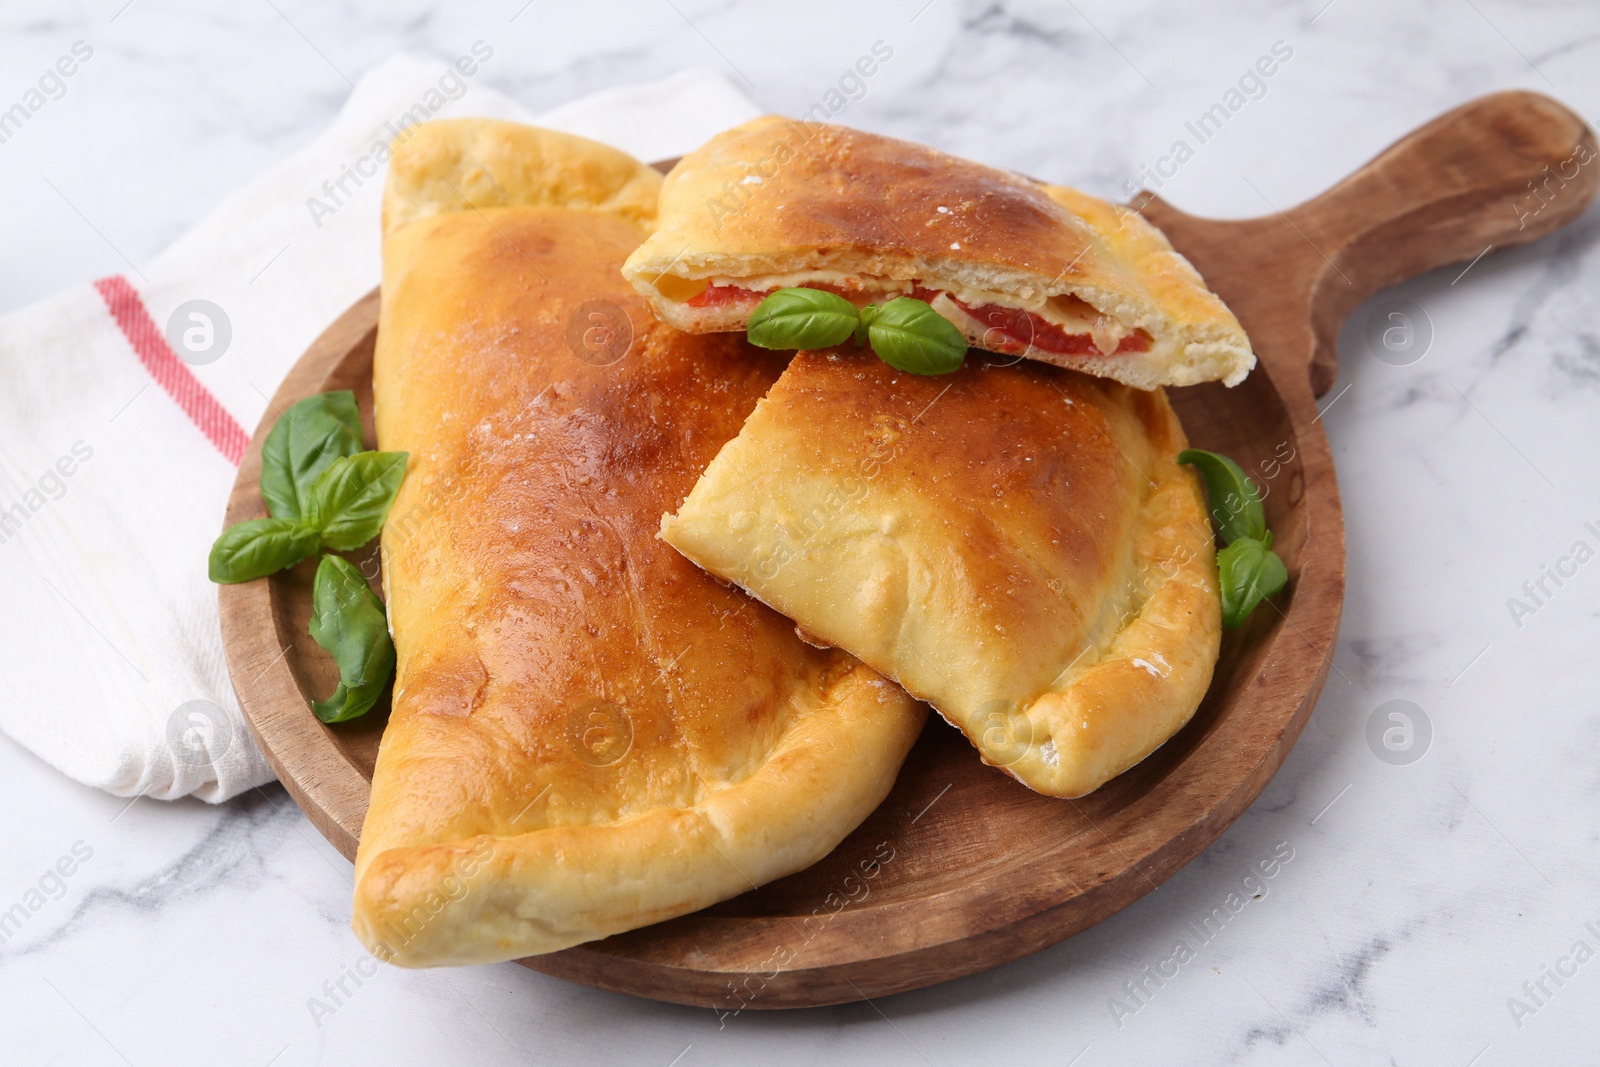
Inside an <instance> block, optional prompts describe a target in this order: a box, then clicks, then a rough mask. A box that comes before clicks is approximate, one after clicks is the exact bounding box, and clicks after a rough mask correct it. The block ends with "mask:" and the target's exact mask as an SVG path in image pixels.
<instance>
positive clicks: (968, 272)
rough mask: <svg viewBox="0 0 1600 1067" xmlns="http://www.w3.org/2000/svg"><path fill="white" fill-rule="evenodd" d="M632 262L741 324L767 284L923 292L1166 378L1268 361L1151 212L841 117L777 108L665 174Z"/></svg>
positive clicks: (1068, 350) (710, 320)
mask: <svg viewBox="0 0 1600 1067" xmlns="http://www.w3.org/2000/svg"><path fill="white" fill-rule="evenodd" d="M623 272H624V273H625V274H626V275H627V276H628V278H629V280H630V281H632V282H633V284H634V285H635V286H636V287H637V288H638V290H639V291H640V292H641V293H643V294H644V295H645V296H646V297H647V298H648V299H649V300H650V304H651V307H652V308H654V310H655V312H656V314H657V315H658V316H659V317H660V318H661V319H662V320H663V321H665V322H670V323H671V324H672V325H674V326H677V327H678V328H679V329H683V330H691V331H694V332H710V331H719V330H742V329H743V328H744V326H745V322H746V320H747V319H748V318H749V316H750V313H751V312H752V311H753V310H755V308H756V306H757V305H758V304H759V303H760V302H761V299H762V296H763V294H765V293H767V292H769V291H771V290H774V289H778V288H782V287H785V286H810V287H814V288H822V289H830V290H832V291H834V292H838V293H841V294H843V295H844V296H846V297H849V298H850V299H852V300H853V301H854V302H855V303H857V304H858V305H859V304H865V303H868V302H879V303H881V302H883V301H885V300H887V299H891V298H893V297H895V296H916V297H918V298H920V299H924V300H927V301H928V302H929V303H931V304H932V305H933V307H934V309H935V310H937V311H938V312H939V313H940V314H942V315H944V317H945V318H947V319H949V320H950V321H951V322H953V323H955V325H956V326H958V327H959V328H960V329H961V331H962V333H964V334H965V335H966V337H967V340H968V341H969V342H970V343H971V344H973V345H975V346H977V347H979V348H986V349H989V350H990V351H993V352H1002V353H1011V354H1016V355H1024V356H1028V357H1031V358H1033V359H1038V360H1043V361H1045V362H1047V363H1054V364H1057V365H1058V366H1063V367H1072V368H1075V369H1077V370H1081V371H1085V372H1087V373H1089V374H1095V375H1100V376H1103V377H1108V378H1114V379H1116V380H1117V381H1120V382H1124V383H1126V384H1128V385H1135V386H1138V387H1140V388H1142V389H1152V388H1155V387H1157V386H1162V385H1191V384H1194V383H1196V382H1208V381H1221V382H1223V383H1225V384H1227V385H1230V386H1231V385H1237V384H1238V383H1239V382H1241V381H1243V380H1244V377H1245V375H1247V374H1248V373H1249V372H1250V368H1251V367H1253V366H1255V356H1254V354H1252V352H1251V350H1250V342H1249V339H1248V338H1247V337H1246V336H1245V334H1244V331H1243V330H1242V329H1241V328H1240V327H1239V323H1238V321H1237V320H1236V319H1235V318H1234V317H1233V314H1232V313H1231V312H1229V311H1228V309H1227V307H1225V306H1224V305H1223V303H1222V301H1221V300H1219V299H1218V298H1217V296H1216V294H1214V293H1212V292H1211V291H1210V290H1209V289H1207V288H1206V285H1205V282H1204V281H1202V280H1201V278H1200V275H1199V274H1198V273H1196V271H1195V269H1194V268H1193V267H1192V266H1190V265H1189V261H1188V260H1186V259H1184V258H1183V257H1182V256H1181V255H1179V254H1178V253H1177V252H1175V251H1173V249H1172V246H1171V245H1170V244H1168V243H1167V240H1166V238H1165V237H1163V236H1162V234H1161V232H1160V231H1159V230H1157V229H1156V228H1155V227H1153V226H1151V225H1150V224H1149V223H1148V222H1146V221H1145V220H1144V218H1143V217H1142V216H1140V215H1139V214H1137V213H1135V212H1133V211H1130V210H1128V209H1126V208H1123V207H1119V206H1116V205H1113V204H1110V203H1107V202H1106V201H1104V200H1100V199H1098V198H1096V197H1092V196H1088V195H1087V194H1084V193H1080V192H1077V191H1076V190H1073V189H1067V188H1063V187H1060V186H1041V185H1039V184H1037V183H1035V182H1033V181H1030V180H1028V179H1027V178H1023V177H1021V176H1019V175H1016V174H1012V173H1010V172H1007V171H1002V170H996V169H995V168H993V167H985V166H982V165H980V164H977V163H972V162H969V161H967V160H964V159H958V158H956V157H954V156H948V155H945V154H944V153H941V152H936V151H934V150H933V149H930V148H925V147H923V146H921V145H915V144H909V143H907V142H905V141H898V140H894V139H892V138H888V137H881V136H878V135H876V134H870V133H862V132H860V131H858V130H852V129H848V128H846V127H843V126H832V125H819V124H815V123H803V122H794V121H791V120H788V119H782V118H778V117H776V116H767V117H765V118H759V119H755V120H752V121H751V122H747V123H745V124H744V125H743V126H739V127H736V128H734V129H732V130H728V131H727V132H725V133H722V134H719V135H718V136H716V137H714V138H712V139H711V140H710V141H708V142H707V143H706V144H705V145H703V146H702V147H700V148H699V149H697V150H695V151H694V152H691V153H689V154H688V155H687V156H685V157H684V158H683V160H682V161H681V162H680V163H679V164H678V165H677V166H676V167H674V168H673V170H672V173H671V174H669V175H668V176H667V181H666V185H665V186H664V187H663V189H662V193H661V211H660V223H659V226H658V227H657V229H656V232H655V233H654V234H653V235H652V236H651V238H650V239H649V240H648V241H646V242H645V243H644V244H643V245H641V246H640V247H639V249H638V250H637V251H636V252H634V253H633V255H631V256H629V257H628V261H627V263H626V264H624V266H623Z"/></svg>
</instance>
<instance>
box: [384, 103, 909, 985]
mask: <svg viewBox="0 0 1600 1067" xmlns="http://www.w3.org/2000/svg"><path fill="white" fill-rule="evenodd" d="M657 185H658V179H657V177H656V176H655V175H654V174H653V173H652V172H651V171H650V170H649V168H647V167H644V166H643V165H641V164H639V163H637V162H635V161H633V160H631V159H629V158H628V157H626V156H624V155H622V154H621V153H619V152H616V151H613V150H611V149H608V148H604V147H602V146H600V145H597V144H593V143H590V142H588V141H584V140H581V139H578V138H574V137H568V136H565V135H561V134H555V133H549V132H544V131H539V130H534V129H531V128H527V127H521V126H516V125H512V124H507V123H498V122H484V121H452V122H441V123H435V124H431V125H429V126H425V127H422V128H421V129H420V130H419V131H418V132H417V133H415V134H414V135H413V136H412V137H411V138H410V139H409V140H408V141H407V142H406V143H405V144H404V145H403V146H402V147H401V148H399V149H398V151H397V153H396V155H395V157H394V159H393V162H392V164H391V171H390V175H389V184H388V188H387V193H386V200H385V204H384V218H385V220H386V225H385V233H384V244H383V261H384V263H383V303H382V311H381V318H380V323H379V328H378V336H377V349H376V355H375V360H374V375H373V376H374V382H373V385H374V397H375V402H376V414H377V435H378V442H379V446H380V447H381V448H384V449H403V450H406V451H408V452H409V453H410V455H411V459H410V467H409V470H408V471H407V474H406V479H405V483H404V485H403V486H402V488H401V490H400V494H399V496H398V498H397V499H396V501H395V503H394V506H393V508H392V510H391V512H390V517H389V521H388V523H387V525H386V526H385V529H384V533H383V541H382V547H383V553H384V556H383V558H384V563H385V567H384V586H385V590H386V593H387V599H388V609H389V619H390V625H391V628H392V630H393V633H394V642H395V648H396V653H397V657H398V665H397V672H396V678H395V685H394V698H393V710H392V712H391V714H390V718H389V721H388V725H387V728H386V730H385V732H384V735H383V739H382V744H381V748H380V750H379V755H378V761H377V768H376V772H375V773H374V776H373V780H372V798H371V806H370V808H369V809H368V812H367V816H366V822H365V825H364V827H363V829H362V833H361V843H360V848H359V851H358V853H357V856H356V868H355V882H356V884H355V904H354V928H355V931H356V933H357V935H358V936H359V937H360V939H361V941H362V943H363V944H365V945H366V946H367V947H368V948H369V949H370V950H372V951H373V952H374V953H375V954H377V955H378V956H380V957H381V958H384V959H387V960H390V961H392V962H394V963H398V964H403V965H406V966H431V965H440V964H465V963H479V962H486V961H493V960H506V959H512V958H515V957H520V956H527V955H530V954H535V953H543V952H550V951H553V950H556V949H561V948H565V947H567V946H569V945H575V944H578V943H579V942H584V941H589V940H591V939H594V938H601V937H605V936H607V935H608V934H612V933H616V932H618V931H622V930H628V929H631V928H634V927H639V926H643V925H645V924H648V923H654V922H657V921H660V920H663V919H668V918H671V917H673V916H676V915H681V914H683V913H685V912H688V911H692V910H694V909H697V908H701V907H704V906H706V905H708V904H711V903H713V902H715V901H719V900H723V899H725V898H728V897H732V896H734V895H736V894H738V893H741V892H744V891H745V890H748V889H750V888H751V887H752V886H753V885H756V884H759V883H764V882H767V881H769V880H771V879H774V878H778V877H780V876H782V875H786V874H789V873H791V872H793V871H796V870H798V869H800V868H803V867H805V866H807V865H809V864H811V863H813V862H814V861H816V860H817V859H819V858H820V857H822V856H823V855H825V854H826V853H827V852H828V851H830V850H831V849H832V848H833V847H834V846H835V845H836V844H837V843H838V842H839V841H840V840H841V839H842V838H843V837H844V836H845V835H846V834H847V833H849V832H850V830H851V829H853V828H854V827H855V826H856V825H857V824H858V823H859V822H860V821H861V820H862V819H863V818H864V817H865V816H866V815H867V814H868V813H869V812H871V811H872V810H873V808H874V807H875V806H876V805H877V804H878V803H879V802H880V801H881V800H882V799H883V797H884V795H885V794H886V793H887V792H888V790H889V787H890V785H891V784H892V782H893V780H894V777H895V774H896V772H897V771H898V769H899V767H900V764H901V762H902V761H903V759H904V757H905V755H906V753H907V751H908V750H909V749H910V747H911V744H912V742H913V740H914V739H915V737H916V736H917V733H918V730H919V728H920V727H921V725H922V721H923V719H924V717H925V714H926V711H925V709H924V708H922V707H921V706H919V705H918V704H916V703H915V702H913V701H912V700H911V698H910V697H908V696H907V695H906V694H905V693H904V692H903V691H901V690H900V689H899V688H898V687H896V686H894V685H892V684H890V683H888V682H886V681H885V680H884V679H883V678H882V677H880V676H879V675H878V674H877V673H875V672H874V671H872V670H871V669H869V668H867V667H865V666H863V665H862V664H861V663H860V662H859V661H857V660H856V659H854V658H853V657H851V656H850V655H848V654H846V653H844V652H842V651H824V650H821V649H817V648H814V647H812V646H810V645H807V644H805V643H804V642H803V641H801V639H800V638H799V637H798V636H797V635H796V634H795V631H794V627H793V624H792V623H790V622H788V621H787V620H784V619H782V618H781V617H779V616H778V615H777V614H776V613H775V612H773V611H771V610H769V609H768V608H766V607H765V606H763V605H761V604H759V603H757V602H755V601H753V600H751V599H750V598H749V597H747V596H746V595H745V594H743V593H742V592H740V591H739V590H737V589H734V588H731V587H729V586H727V585H725V584H721V583H719V582H717V581H716V580H715V579H713V578H712V577H711V576H710V575H707V574H706V573H705V572H703V571H701V570H700V569H699V568H697V567H695V566H693V565H692V564H691V563H689V562H688V561H687V560H686V559H684V558H683V557H682V556H680V555H679V554H678V553H676V552H675V551H673V550H672V549H671V548H669V547H668V546H667V545H665V544H663V543H662V542H661V541H660V540H659V539H658V538H657V537H656V529H657V525H658V523H659V520H660V517H661V514H662V512H664V511H668V510H671V509H673V508H675V507H676V506H677V505H678V503H679V502H680V501H681V500H682V498H683V496H684V495H685V494H686V493H687V492H688V491H689V489H690V487H691V486H692V485H693V484H694V481H695V479H696V478H697V477H698V476H699V475H700V473H701V471H702V469H703V468H704V466H705V464H706V463H707V462H709V460H710V459H711V457H712V456H713V455H714V454H715V453H716V451H717V449H718V448H719V447H721V445H722V444H723V443H724V442H725V441H726V440H727V439H728V438H730V437H732V436H733V435H734V433H736V432H737V430H738V428H739V425H740V423H741V422H742V421H743V419H744V417H745V415H746V414H747V413H748V412H749V411H750V410H751V408H752V407H753V406H754V405H755V403H756V401H757V400H758V398H759V397H760V396H761V395H762V394H763V393H764V392H766V390H767V389H768V388H769V387H770V386H771V384H772V383H773V381H774V380H775V379H776V378H777V376H778V374H779V373H780V372H781V370H782V359H781V357H779V358H775V357H774V354H772V353H767V352H763V351H761V350H759V349H753V348H751V347H749V346H748V345H747V344H745V342H744V341H743V340H742V339H741V338H738V337H735V336H717V337H702V336H693V335H687V334H683V333H680V332H678V331H677V330H674V329H672V328H670V327H667V326H663V325H661V324H659V323H657V322H656V321H655V320H654V319H653V317H652V316H651V315H650V313H649V310H648V308H647V307H646V306H645V304H644V302H643V300H641V299H640V298H639V296H638V295H637V294H636V293H634V291H633V290H632V289H631V288H630V287H629V286H628V285H627V283H626V282H624V281H623V279H622V276H621V273H620V267H621V264H622V261H623V259H624V258H625V257H626V256H627V254H628V253H629V252H631V251H632V250H633V249H634V248H635V247H636V246H637V245H638V244H639V242H640V240H642V239H643V237H644V235H645V232H646V228H647V227H648V225H649V224H650V222H651V221H652V214H653V207H654V195H655V191H656V188H657Z"/></svg>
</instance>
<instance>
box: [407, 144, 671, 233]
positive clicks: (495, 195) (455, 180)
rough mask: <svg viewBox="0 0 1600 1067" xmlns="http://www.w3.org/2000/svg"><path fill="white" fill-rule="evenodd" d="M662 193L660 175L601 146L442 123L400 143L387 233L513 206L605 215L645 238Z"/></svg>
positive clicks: (612, 149)
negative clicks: (617, 218)
mask: <svg viewBox="0 0 1600 1067" xmlns="http://www.w3.org/2000/svg"><path fill="white" fill-rule="evenodd" d="M660 193H661V175H660V173H659V172H657V171H656V170H655V168H653V167H647V166H644V165H643V164H641V163H640V162H639V161H638V160H636V159H634V158H633V157H632V156H630V155H628V154H627V153H626V152H619V151H618V150H617V149H615V148H612V147H610V146H609V145H603V144H600V143H599V142H598V141H591V140H588V139H587V138H584V137H578V136H575V135H573V134H570V133H557V132H556V131H554V130H542V129H539V128H538V127H535V126H525V125H523V124H522V123H520V122H504V121H501V120H499V119H440V120H438V121H436V122H428V123H424V124H423V125H421V126H415V127H412V128H411V129H409V130H407V131H405V132H404V133H402V134H401V135H400V136H399V137H397V138H395V143H394V157H393V158H392V159H391V160H390V161H389V176H388V179H387V181H386V183H385V185H384V191H383V232H384V233H385V234H388V233H389V231H391V230H393V229H396V228H397V227H400V226H404V225H405V224H406V223H408V222H415V221H416V220H417V219H422V218H428V217H429V216H432V215H438V214H446V213H449V212H453V211H462V210H467V209H470V208H477V209H480V210H481V209H483V208H490V207H505V206H507V205H511V204H519V205H524V206H531V205H534V204H549V205H552V206H555V207H566V208H573V209H576V210H592V211H605V212H608V213H610V214H613V215H618V216H621V217H622V218H625V219H628V220H630V221H631V222H633V223H635V224H636V225H638V226H640V227H642V228H644V229H645V230H646V231H648V230H649V229H650V227H651V226H652V225H654V223H655V215H656V200H657V198H658V197H659V196H660Z"/></svg>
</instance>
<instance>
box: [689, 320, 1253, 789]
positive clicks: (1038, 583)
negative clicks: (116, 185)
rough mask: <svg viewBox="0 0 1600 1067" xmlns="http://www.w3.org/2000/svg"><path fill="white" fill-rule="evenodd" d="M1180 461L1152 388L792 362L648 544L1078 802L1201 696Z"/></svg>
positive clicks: (1199, 551)
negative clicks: (667, 546) (872, 671)
mask: <svg viewBox="0 0 1600 1067" xmlns="http://www.w3.org/2000/svg"><path fill="white" fill-rule="evenodd" d="M1184 446H1185V441H1184V434H1183V428H1182V427H1181V426H1180V425H1179V423H1178V419H1177V416H1176V415H1175V414H1174V413H1173V410H1172V408H1171V406H1170V405H1169V404H1168V403H1167V398H1166V395H1165V393H1164V392H1163V391H1161V390H1159V389H1157V390H1153V391H1149V392H1146V391H1144V390H1139V389H1133V388H1130V387H1128V386H1125V385H1120V384H1118V383H1115V382H1110V381H1106V380H1105V379H1102V378H1092V377H1089V376H1088V375H1083V374H1078V373H1075V372H1073V371H1067V370H1062V369H1060V368H1058V367H1051V366H1047V365H1046V364H1043V363H1037V362H1033V361H1030V360H1009V361H1002V362H985V361H983V360H981V359H969V360H967V363H966V365H965V366H964V367H962V368H961V369H960V370H958V371H956V372H954V373H952V374H946V375H939V376H936V377H923V376H919V375H914V374H905V373H902V372H900V371H897V370H895V369H894V368H893V367H890V366H889V365H888V364H886V363H883V362H882V361H880V360H879V359H877V358H876V357H874V356H873V355H872V354H871V353H870V352H863V351H855V350H851V349H844V348H842V349H838V350H834V351H828V352H802V353H800V354H799V355H797V356H796V357H795V358H794V360H793V361H792V362H791V363H790V364H789V368H788V370H786V371H785V372H784V374H783V377H781V378H780V379H778V383H777V384H776V385H775V386H773V388H772V391H771V393H769V394H768V395H767V397H766V399H764V400H763V401H762V402H761V404H760V405H759V406H757V408H756V410H755V411H754V413H752V414H751V416H750V418H749V420H748V421H747V422H746V423H745V425H744V429H743V430H741V431H740V433H739V436H738V437H736V438H734V439H733V440H732V441H730V442H729V443H728V444H727V445H726V446H725V447H724V448H723V449H722V451H721V452H719V453H718V454H717V458H716V459H715V460H713V461H712V463H711V466H710V467H708V468H707V469H706V472H705V475H704V476H703V477H702V478H701V479H700V481H699V482H698V483H697V484H696V485H695V487H694V491H693V492H692V493H690V494H689V497H688V499H687V500H685V501H684V503H683V506H682V507H681V508H679V509H678V511H677V513H676V514H675V515H668V516H666V517H665V518H664V519H663V520H662V523H661V536H662V537H664V538H666V540H667V541H668V542H670V543H671V544H672V545H673V546H674V547H675V548H677V549H679V550H680V551H682V552H683V553H684V554H685V555H686V556H688V557H689V558H690V559H692V560H694V561H695V562H696V563H698V564H700V565H701V566H702V567H705V568H706V569H707V570H709V571H711V572H712V573H713V574H717V575H720V576H722V577H724V578H727V579H729V580H730V581H733V582H737V583H738V584H739V585H741V586H743V587H744V588H745V589H747V590H748V591H749V592H751V593H752V594H754V595H755V596H756V597H758V598H760V599H761V600H762V601H764V602H765V603H767V604H770V605H772V606H773V607H774V608H776V609H778V610H779V611H781V612H783V613H784V614H785V615H787V616H789V617H790V618H792V619H794V620H795V622H796V623H797V624H799V626H800V627H801V629H802V630H804V631H805V633H806V634H807V635H808V636H809V637H810V639H811V640H813V641H815V642H817V643H818V644H821V645H831V646H835V647H838V648H842V649H845V650H847V651H849V652H851V653H852V654H854V655H856V656H859V657H860V658H861V659H862V660H863V661H864V662H866V663H868V664H869V665H871V666H872V667H874V668H876V669H877V670H879V671H881V672H882V673H884V674H885V675H887V676H889V677H891V678H893V679H895V680H896V681H898V682H900V683H901V684H902V685H903V686H905V688H906V689H907V690H908V691H910V692H911V694H912V695H913V696H916V697H918V698H919V699H922V700H926V701H928V702H929V703H930V704H932V705H933V707H934V709H935V710H937V711H938V712H940V713H941V714H942V715H943V716H944V717H945V718H946V719H948V720H950V721H951V722H952V723H954V724H955V725H956V726H958V727H959V728H960V729H961V730H962V731H963V732H965V733H966V735H967V736H968V737H969V738H970V739H971V740H972V742H973V744H974V745H976V746H977V748H978V751H979V753H980V754H981V755H982V756H983V758H984V760H985V761H986V762H988V763H991V764H993V765H995V766H998V767H1002V768H1004V769H1005V770H1006V771H1007V773H1009V774H1011V775H1013V776H1014V777H1016V778H1018V779H1020V780H1021V781H1022V782H1024V783H1025V784H1027V785H1029V786H1031V787H1032V788H1033V789H1036V790H1038V791H1039V792H1041V793H1048V794H1050V795H1053V796H1063V797H1076V796H1081V795H1083V794H1084V793H1087V792H1089V791H1091V790H1093V789H1096V788H1098V787H1099V786H1100V785H1102V784H1104V783H1105V782H1107V781H1109V780H1110V779H1111V778H1112V777H1114V776H1115V775H1117V774H1120V773H1121V772H1123V771H1125V770H1127V769H1128V768H1129V767H1132V766H1133V765H1134V764H1136V763H1138V762H1139V761H1140V760H1142V759H1144V758H1145V757H1146V756H1148V755H1149V754H1150V753H1151V752H1152V751H1154V750H1155V749H1156V748H1157V747H1158V746H1160V745H1161V744H1162V743H1163V742H1165V741H1166V740H1167V739H1168V738H1170V737H1171V736H1172V735H1173V734H1174V733H1175V732H1176V731H1177V730H1178V729H1179V728H1180V727H1182V726H1183V725H1184V723H1186V722H1188V721H1189V718H1190V716H1192V715H1193V714H1194V712H1195V710H1196V709H1197V708H1198V707H1199V705H1200V701H1201V699H1202V698H1203V697H1204V695H1205V692H1206V689H1207V687H1208V686H1209V685H1210V683H1211V674H1212V670H1213V669H1214V667H1215V666H1216V662H1217V652H1218V648H1219V645H1220V640H1221V630H1222V619H1221V605H1220V600H1219V595H1218V590H1217V564H1216V552H1215V549H1214V547H1213V535H1212V531H1211V522H1210V518H1209V516H1208V515H1207V514H1206V506H1205V498H1204V496H1203V495H1202V491H1201V487H1200V483H1199V480H1198V478H1197V476H1196V475H1195V473H1194V471H1192V470H1191V469H1189V468H1188V467H1185V466H1181V465H1180V464H1179V463H1178V462H1177V455H1178V452H1179V451H1180V450H1181V449H1183V448H1184Z"/></svg>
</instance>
